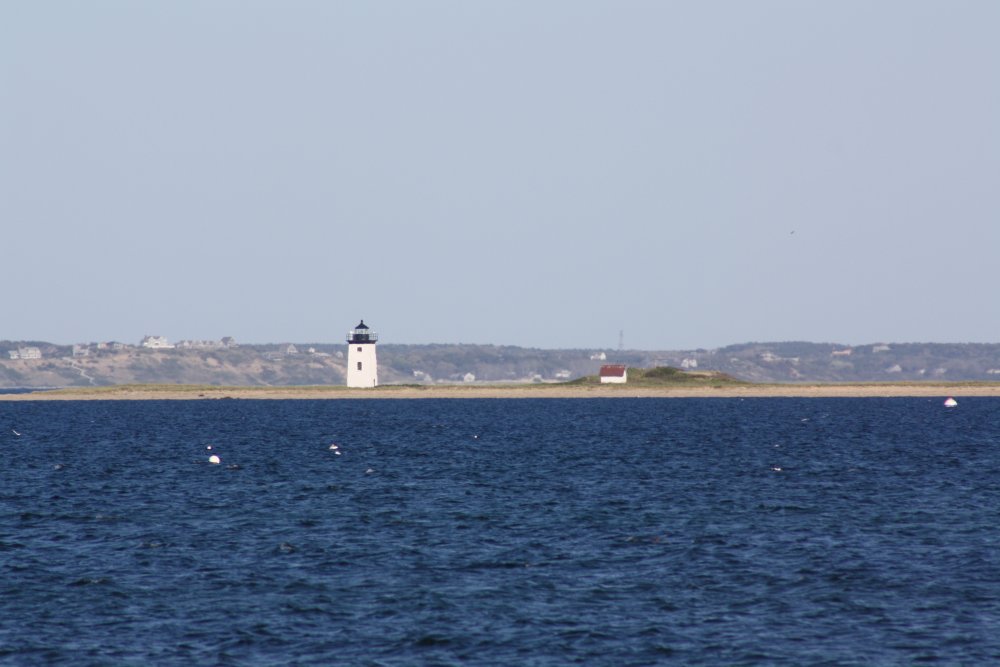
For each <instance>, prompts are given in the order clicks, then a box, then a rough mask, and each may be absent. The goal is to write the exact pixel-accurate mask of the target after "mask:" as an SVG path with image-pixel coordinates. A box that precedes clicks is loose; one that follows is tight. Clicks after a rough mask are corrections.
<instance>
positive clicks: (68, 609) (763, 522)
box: [0, 397, 1000, 665]
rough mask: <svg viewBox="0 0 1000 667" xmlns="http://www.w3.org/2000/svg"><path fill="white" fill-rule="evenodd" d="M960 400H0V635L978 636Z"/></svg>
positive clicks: (387, 648) (738, 642)
mask: <svg viewBox="0 0 1000 667" xmlns="http://www.w3.org/2000/svg"><path fill="white" fill-rule="evenodd" d="M959 400H960V406H959V407H958V408H956V409H953V410H947V409H945V408H943V407H941V401H940V400H939V399H935V400H926V399H754V400H750V399H748V400H738V399H733V400H729V399H673V400H659V399H645V400H643V399H635V400H632V399H610V400H604V399H586V400H544V399H543V400H441V401H438V400H419V401H395V400H381V401H347V400H344V401H340V400H331V401H194V402H182V401H177V402H160V401H148V402H103V401H97V402H37V403H36V402H13V403H12V402H7V403H0V573H2V576H0V663H3V664H65V665H87V664H132V665H148V664H157V665H191V664H221V665H236V664H241V665H242V664H274V665H285V664H301V665H330V664H348V665H414V664H442V665H447V664H455V665H459V664H461V665H563V664H571V663H580V664H586V665H653V664H677V665H719V664H732V665H756V664H767V665H807V664H817V665H822V664H826V665H871V664H897V665H904V664H905V665H909V664H917V663H924V662H927V663H935V662H936V663H940V664H949V665H950V664H989V663H996V662H997V661H1000V549H998V546H1000V542H998V535H1000V401H997V400H995V399H973V398H968V399H962V398H961V397H959ZM14 431H17V432H18V433H20V435H16V434H15V433H14ZM331 443H336V444H338V445H339V447H340V449H339V450H338V451H340V452H342V455H340V456H337V455H335V454H334V453H333V451H331V450H330V449H328V447H329V445H330V444H331ZM209 444H211V445H213V447H214V448H213V450H212V452H215V453H217V454H218V455H219V456H220V457H221V459H222V464H221V465H209V464H208V463H207V459H208V456H209V454H211V453H212V452H209V451H208V450H207V449H206V447H207V446H208V445H209Z"/></svg>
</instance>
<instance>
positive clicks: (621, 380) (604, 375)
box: [601, 364, 628, 384]
mask: <svg viewBox="0 0 1000 667" xmlns="http://www.w3.org/2000/svg"><path fill="white" fill-rule="evenodd" d="M626 382H628V369H627V368H626V367H625V365H624V364H605V365H604V366H601V384H625V383H626Z"/></svg>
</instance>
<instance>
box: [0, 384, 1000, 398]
mask: <svg viewBox="0 0 1000 667" xmlns="http://www.w3.org/2000/svg"><path fill="white" fill-rule="evenodd" d="M898 396H915V397H919V396H926V397H940V398H942V399H944V398H945V397H947V396H955V397H962V396H1000V384H993V383H988V384H987V383H968V384H961V383H956V384H851V385H846V384H845V385H837V384H822V385H745V386H723V387H689V388H688V387H628V386H595V385H590V386H580V385H521V386H518V385H514V386H509V385H480V386H475V385H473V386H466V385H446V386H427V387H420V386H412V385H408V386H392V385H385V386H381V387H378V388H376V389H347V388H345V387H335V386H331V387H220V388H205V387H198V388H191V387H184V386H177V387H173V386H170V385H159V386H149V387H146V386H144V387H100V388H79V389H62V390H57V391H38V392H32V393H26V394H0V401H80V400H125V401H138V400H218V399H253V400H274V399H332V400H336V399H358V398H362V399H364V398H368V399H372V398H374V399H421V398H508V399H516V398H774V397H799V398H829V397H844V398H865V397H898Z"/></svg>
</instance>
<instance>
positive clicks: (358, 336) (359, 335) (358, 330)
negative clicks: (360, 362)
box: [347, 320, 378, 343]
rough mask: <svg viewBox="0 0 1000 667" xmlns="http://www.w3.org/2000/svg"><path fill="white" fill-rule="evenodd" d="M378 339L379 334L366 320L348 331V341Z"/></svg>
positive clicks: (361, 341) (359, 341)
mask: <svg viewBox="0 0 1000 667" xmlns="http://www.w3.org/2000/svg"><path fill="white" fill-rule="evenodd" d="M377 340H378V334H377V333H375V332H374V331H372V330H371V329H370V328H369V327H368V326H367V325H366V324H365V321H364V320H361V323H360V324H358V326H356V327H354V328H353V329H351V330H350V331H348V332H347V342H348V343H374V342H375V341H377Z"/></svg>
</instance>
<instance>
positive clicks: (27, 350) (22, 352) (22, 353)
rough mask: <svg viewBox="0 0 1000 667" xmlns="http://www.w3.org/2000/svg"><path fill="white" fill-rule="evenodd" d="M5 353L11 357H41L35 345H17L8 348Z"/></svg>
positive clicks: (40, 352)
mask: <svg viewBox="0 0 1000 667" xmlns="http://www.w3.org/2000/svg"><path fill="white" fill-rule="evenodd" d="M7 354H8V355H9V356H10V358H11V359H41V358H42V351H41V350H40V349H38V348H37V347H34V346H30V347H19V348H17V349H16V350H8V351H7Z"/></svg>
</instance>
